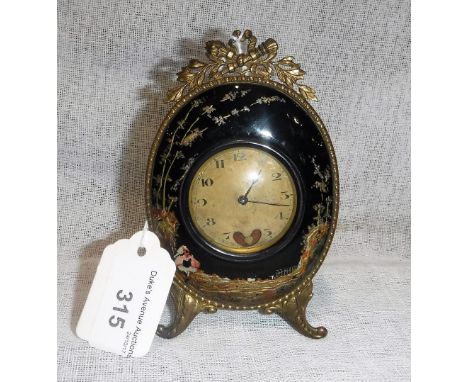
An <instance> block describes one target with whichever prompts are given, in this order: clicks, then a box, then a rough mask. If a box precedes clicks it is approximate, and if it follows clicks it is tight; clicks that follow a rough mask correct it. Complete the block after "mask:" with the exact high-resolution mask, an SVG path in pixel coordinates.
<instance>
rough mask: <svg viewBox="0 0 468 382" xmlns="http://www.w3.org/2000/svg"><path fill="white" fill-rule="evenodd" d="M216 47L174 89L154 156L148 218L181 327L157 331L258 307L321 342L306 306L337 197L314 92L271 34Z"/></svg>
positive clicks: (238, 36) (248, 35)
mask: <svg viewBox="0 0 468 382" xmlns="http://www.w3.org/2000/svg"><path fill="white" fill-rule="evenodd" d="M206 49H207V56H208V59H209V61H208V62H203V61H199V60H195V59H194V60H191V61H190V63H189V64H188V65H187V66H186V67H185V68H183V70H182V71H181V72H180V73H179V78H178V79H179V81H180V83H181V84H180V85H179V86H177V87H175V88H174V89H173V90H171V91H170V92H169V93H168V100H169V101H170V102H174V105H173V106H172V108H171V109H170V111H169V113H168V114H167V115H166V117H165V118H164V120H163V122H162V124H161V126H160V128H159V130H158V132H157V134H156V138H155V140H154V143H153V146H152V148H151V152H150V156H149V161H148V167H147V175H146V209H147V216H148V221H149V224H150V228H151V229H152V230H153V231H154V232H155V233H156V234H157V235H158V236H159V238H160V240H161V243H162V245H163V246H164V247H165V248H166V249H167V250H168V251H169V252H170V253H171V255H172V257H173V259H174V262H175V264H176V266H177V272H176V276H175V277H174V282H173V286H172V289H171V296H172V298H173V300H174V303H175V304H174V307H175V312H174V315H173V322H172V323H171V324H169V325H168V326H164V325H160V326H159V328H158V333H157V334H158V335H160V336H162V337H166V338H172V337H175V336H177V335H178V334H180V333H181V332H183V331H184V330H185V329H186V328H187V326H188V325H189V324H190V322H191V321H192V320H193V319H194V318H195V317H196V315H197V314H198V313H200V312H207V313H214V312H216V311H217V310H218V309H235V310H248V309H255V310H258V311H259V312H261V313H265V314H270V313H277V314H279V315H280V316H281V317H283V318H284V319H285V320H286V321H287V322H288V323H289V324H291V326H292V327H293V328H295V329H296V330H297V331H299V332H300V333H301V334H304V335H306V336H308V337H311V338H322V337H324V336H325V335H326V334H327V330H326V329H325V328H324V327H321V326H320V327H314V326H312V325H310V324H309V323H308V321H307V319H306V314H305V312H306V307H307V304H308V302H309V300H310V298H311V296H312V279H313V277H314V275H315V273H316V272H317V271H318V269H319V267H320V266H321V264H322V262H323V260H324V258H325V256H326V254H327V252H328V249H329V247H330V244H331V241H332V238H333V234H334V231H335V227H336V221H337V217H338V197H339V192H338V168H337V164H336V157H335V154H334V150H333V146H332V143H331V140H330V137H329V135H328V133H327V131H326V129H325V126H324V124H323V122H322V121H321V119H320V117H319V116H318V114H317V113H316V112H315V110H314V109H313V108H312V106H311V105H310V104H309V102H308V101H309V100H316V96H315V91H314V90H313V89H312V88H311V87H309V86H307V85H305V84H302V83H300V82H299V81H301V80H302V79H303V77H304V71H303V70H302V69H301V68H300V66H299V64H297V63H295V62H294V59H293V58H292V57H290V56H287V57H285V58H282V59H280V60H277V61H275V60H274V59H275V57H276V54H277V50H278V45H277V43H276V41H275V40H273V39H267V40H266V41H265V42H263V43H261V44H259V45H257V40H256V38H255V36H253V34H252V32H250V31H249V30H246V31H245V32H244V33H241V32H239V31H235V32H234V34H233V38H232V39H231V40H230V41H229V42H228V43H227V44H224V43H222V42H221V41H209V42H208V43H207V46H206ZM275 79H276V80H275Z"/></svg>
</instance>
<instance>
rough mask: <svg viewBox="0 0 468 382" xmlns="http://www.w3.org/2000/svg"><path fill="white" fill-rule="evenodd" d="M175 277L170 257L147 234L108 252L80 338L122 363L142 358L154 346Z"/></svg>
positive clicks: (113, 246) (78, 329)
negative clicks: (124, 358)
mask: <svg viewBox="0 0 468 382" xmlns="http://www.w3.org/2000/svg"><path fill="white" fill-rule="evenodd" d="M140 248H141V249H140ZM143 248H144V249H143ZM139 249H140V254H139V251H138V250H139ZM142 251H143V252H145V253H144V254H141V252H142ZM174 273H175V264H174V262H173V261H172V259H171V257H170V255H169V253H168V252H167V251H166V250H165V249H163V248H161V247H160V245H159V239H158V237H157V236H156V235H155V234H154V233H152V232H150V231H147V230H146V229H144V230H143V231H140V232H137V233H136V234H134V235H133V236H132V237H131V238H130V239H124V240H119V241H117V242H116V243H114V244H111V245H109V246H107V247H106V248H105V249H104V253H103V254H102V257H101V261H100V262H99V266H98V268H97V271H96V275H95V276H94V280H93V284H92V286H91V289H90V291H89V294H88V298H87V300H86V303H85V306H84V308H83V312H82V313H81V316H80V320H79V322H78V325H77V327H76V334H77V335H78V337H80V338H82V339H84V340H86V341H88V342H89V344H90V345H91V346H93V347H95V348H97V349H101V350H106V351H109V352H113V353H116V354H119V355H121V356H124V357H141V356H144V355H145V354H146V353H147V352H148V351H149V349H150V347H151V343H152V342H153V338H154V336H155V333H156V329H157V326H158V323H159V320H160V318H161V314H162V312H163V309H164V305H165V304H166V300H167V296H168V294H169V290H170V288H171V284H172V279H173V277H174Z"/></svg>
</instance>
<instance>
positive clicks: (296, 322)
mask: <svg viewBox="0 0 468 382" xmlns="http://www.w3.org/2000/svg"><path fill="white" fill-rule="evenodd" d="M311 298H312V280H309V282H307V283H305V284H304V285H303V286H302V289H301V290H299V291H297V292H296V293H292V294H291V296H290V297H289V298H286V299H284V300H281V301H279V302H278V303H277V304H274V305H273V306H268V307H266V308H263V309H261V310H260V312H261V313H266V314H271V313H277V314H278V315H280V316H281V317H282V318H283V319H284V320H285V321H286V322H287V323H288V324H289V325H291V326H292V327H293V328H294V329H296V330H297V331H298V332H299V333H301V334H303V335H304V336H306V337H310V338H323V337H325V336H326V335H327V333H328V331H327V329H326V328H324V327H323V326H319V327H313V326H311V325H310V324H309V323H308V322H307V318H306V309H307V304H308V303H309V301H310V299H311Z"/></svg>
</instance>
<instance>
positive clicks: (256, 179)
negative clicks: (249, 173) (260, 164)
mask: <svg viewBox="0 0 468 382" xmlns="http://www.w3.org/2000/svg"><path fill="white" fill-rule="evenodd" d="M261 172H262V169H260V171H259V172H258V174H257V176H256V177H255V179H254V180H253V181H252V184H251V185H250V187H249V189H248V190H247V192H246V193H245V194H244V198H247V195H248V194H249V192H250V190H251V189H252V187H253V186H254V184H255V183H257V182H258V180H259V179H260V173H261Z"/></svg>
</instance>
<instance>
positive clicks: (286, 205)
mask: <svg viewBox="0 0 468 382" xmlns="http://www.w3.org/2000/svg"><path fill="white" fill-rule="evenodd" d="M247 203H257V204H268V205H269V206H280V207H289V206H290V204H280V203H269V202H259V201H257V200H247Z"/></svg>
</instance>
